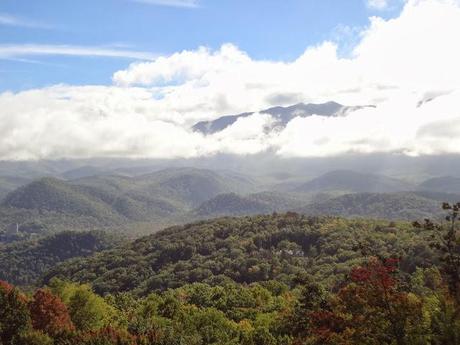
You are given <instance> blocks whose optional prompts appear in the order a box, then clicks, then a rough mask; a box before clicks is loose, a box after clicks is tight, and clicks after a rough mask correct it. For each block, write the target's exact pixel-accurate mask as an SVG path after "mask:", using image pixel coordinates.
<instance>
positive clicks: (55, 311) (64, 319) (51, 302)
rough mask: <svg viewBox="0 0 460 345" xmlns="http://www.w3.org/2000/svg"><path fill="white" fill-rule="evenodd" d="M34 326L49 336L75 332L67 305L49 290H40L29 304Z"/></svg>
mask: <svg viewBox="0 0 460 345" xmlns="http://www.w3.org/2000/svg"><path fill="white" fill-rule="evenodd" d="M29 311H30V316H31V318H32V326H33V327H34V328H35V329H37V330H41V331H43V332H45V333H46V334H48V335H55V334H57V333H59V332H62V331H70V330H73V328H74V326H73V324H72V321H71V320H70V315H69V312H68V310H67V307H66V305H65V304H64V303H63V302H62V300H61V299H60V298H59V297H58V296H55V295H53V294H52V293H51V291H49V290H48V289H39V290H37V291H36V292H35V294H34V296H33V300H32V301H30V302H29Z"/></svg>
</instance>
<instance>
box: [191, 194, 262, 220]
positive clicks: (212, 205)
mask: <svg viewBox="0 0 460 345" xmlns="http://www.w3.org/2000/svg"><path fill="white" fill-rule="evenodd" d="M270 211H271V209H270V205H268V204H266V203H263V202H260V201H257V200H252V199H251V198H249V197H244V196H240V195H237V194H235V193H229V194H219V195H218V196H216V197H214V198H212V199H210V200H208V201H205V202H204V203H202V204H201V205H200V207H198V208H197V209H196V210H194V212H193V213H194V214H195V215H196V216H198V217H208V218H209V217H214V216H222V215H228V216H232V215H233V216H235V215H249V214H260V213H267V212H270Z"/></svg>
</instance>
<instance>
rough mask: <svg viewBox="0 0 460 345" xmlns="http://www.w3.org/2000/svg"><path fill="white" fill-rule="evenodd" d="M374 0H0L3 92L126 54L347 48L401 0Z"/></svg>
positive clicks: (111, 66) (99, 80)
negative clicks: (358, 31)
mask: <svg viewBox="0 0 460 345" xmlns="http://www.w3.org/2000/svg"><path fill="white" fill-rule="evenodd" d="M373 2H374V5H375V6H374V7H372V6H369V3H367V1H365V0H346V1H344V0H321V1H318V0H250V1H248V0H197V1H196V2H195V1H193V0H78V1H71V0H40V1H30V0H1V1H0V91H5V90H11V91H20V90H25V89H32V88H39V87H44V86H48V85H53V84H58V83H64V84H72V85H88V84H102V85H107V84H110V83H111V78H112V74H113V73H114V72H115V71H117V70H120V69H124V68H126V67H127V66H128V65H129V64H130V63H131V62H133V61H137V60H139V59H142V58H146V57H153V56H157V55H169V54H172V53H174V52H178V51H182V50H193V49H196V48H197V47H199V46H207V47H210V48H211V49H218V48H219V47H220V46H221V45H222V44H223V43H227V42H230V43H233V44H234V45H236V46H238V47H239V48H240V49H241V50H242V51H245V52H247V53H248V54H249V55H250V56H251V57H252V58H254V59H268V60H282V61H291V60H293V59H295V58H297V57H298V56H300V55H301V54H302V52H303V51H304V50H305V49H306V48H307V47H308V46H312V45H315V44H319V43H321V42H323V41H324V40H335V41H339V43H340V46H341V47H342V52H343V53H346V52H347V49H348V47H349V43H350V42H353V40H354V39H356V37H354V36H353V35H349V34H347V33H346V32H347V31H346V30H344V28H348V29H351V30H352V32H353V28H362V27H365V26H366V25H368V23H369V19H368V18H369V17H370V16H373V15H378V16H380V17H383V18H390V17H393V16H395V15H397V14H398V13H399V11H400V7H401V5H402V4H401V3H400V2H399V1H398V0H395V1H393V2H392V3H391V5H390V6H388V7H386V8H385V9H383V10H382V9H381V8H380V9H379V8H377V7H379V6H378V5H379V4H381V3H385V4H386V3H387V2H386V1H382V0H374V1H373ZM21 49H22V50H24V49H28V52H27V53H24V52H22V53H18V51H19V50H21ZM44 50H46V51H47V52H46V53H45V52H44ZM56 50H57V51H58V52H60V54H56ZM75 50H77V51H75ZM95 50H98V51H99V53H97V52H95ZM5 51H7V52H8V51H9V53H5ZM38 51H39V52H41V53H40V54H39V53H38ZM101 51H102V52H101ZM63 52H65V53H66V55H63ZM67 54H68V55H67ZM82 54H83V55H85V56H80V55H82ZM93 55H114V56H93ZM116 55H128V56H123V57H119V56H116ZM129 55H134V56H129Z"/></svg>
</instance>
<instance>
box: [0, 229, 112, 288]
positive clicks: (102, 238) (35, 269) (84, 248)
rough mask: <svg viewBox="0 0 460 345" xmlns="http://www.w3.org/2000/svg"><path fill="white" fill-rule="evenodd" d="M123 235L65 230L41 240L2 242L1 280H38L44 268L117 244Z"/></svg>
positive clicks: (25, 283) (25, 281)
mask: <svg viewBox="0 0 460 345" xmlns="http://www.w3.org/2000/svg"><path fill="white" fill-rule="evenodd" d="M119 241H120V239H118V238H116V237H114V236H112V235H107V234H105V233H103V232H102V231H92V232H71V231H65V232H61V233H59V234H56V235H51V236H49V237H44V238H41V239H38V240H30V241H23V242H19V243H12V244H7V245H4V246H0V280H6V281H8V282H10V283H13V284H17V285H31V284H36V283H37V279H38V278H39V277H40V276H41V275H42V274H43V272H44V271H46V270H48V269H50V268H52V267H54V266H55V265H57V264H58V263H60V262H62V261H64V260H67V259H70V258H75V257H84V256H88V255H91V254H93V253H95V252H97V251H101V250H105V249H109V248H112V247H114V246H115V245H117V244H118V243H119Z"/></svg>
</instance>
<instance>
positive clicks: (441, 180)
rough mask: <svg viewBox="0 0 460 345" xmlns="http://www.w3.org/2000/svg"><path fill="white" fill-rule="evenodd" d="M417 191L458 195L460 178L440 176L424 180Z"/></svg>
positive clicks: (459, 192)
mask: <svg viewBox="0 0 460 345" xmlns="http://www.w3.org/2000/svg"><path fill="white" fill-rule="evenodd" d="M417 189H418V190H426V191H434V192H443V193H456V194H460V177H452V176H442V177H435V178H432V179H429V180H426V181H424V182H422V183H421V184H419V185H418V186H417Z"/></svg>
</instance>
